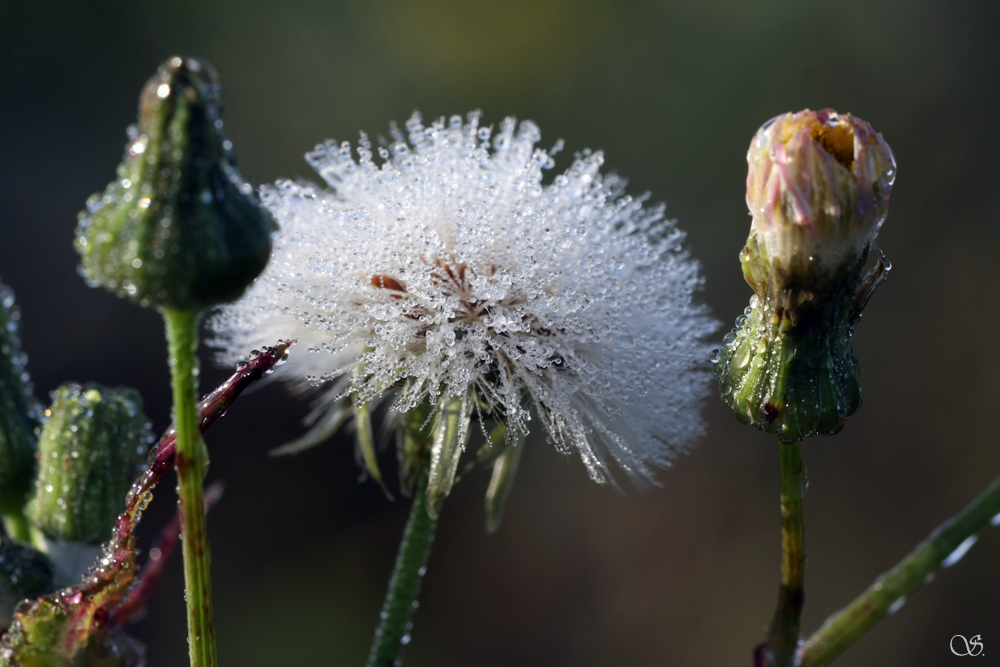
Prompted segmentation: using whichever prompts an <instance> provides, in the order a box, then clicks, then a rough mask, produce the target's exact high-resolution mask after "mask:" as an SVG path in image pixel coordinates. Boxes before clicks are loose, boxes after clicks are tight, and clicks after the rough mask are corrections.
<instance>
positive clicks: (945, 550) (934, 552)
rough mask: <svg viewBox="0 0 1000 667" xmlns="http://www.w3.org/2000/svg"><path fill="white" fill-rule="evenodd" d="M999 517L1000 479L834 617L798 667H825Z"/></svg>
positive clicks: (811, 642)
mask: <svg viewBox="0 0 1000 667" xmlns="http://www.w3.org/2000/svg"><path fill="white" fill-rule="evenodd" d="M998 515H1000V477H998V478H997V479H995V480H993V483H992V484H990V485H989V486H988V487H987V488H986V490H985V491H983V492H982V493H980V494H979V495H978V496H977V497H976V498H975V499H974V500H973V501H972V502H971V503H969V504H968V505H966V506H965V508H964V509H963V510H962V511H961V512H959V513H958V514H956V515H955V516H954V517H952V518H951V519H949V520H948V521H946V522H944V523H943V524H941V525H940V526H938V527H937V528H936V529H935V530H934V532H932V533H931V534H930V536H929V537H928V538H927V539H926V540H924V541H923V542H921V543H920V544H918V545H917V547H916V548H915V549H914V550H913V551H912V552H910V554H909V555H908V556H907V557H906V558H904V559H903V560H901V561H900V562H899V563H898V564H897V565H896V567H894V568H892V569H891V570H889V571H888V572H886V573H884V574H883V575H882V576H880V577H879V578H878V579H876V580H875V583H874V584H872V585H871V586H869V587H868V590H866V591H865V592H864V593H862V594H861V595H859V596H858V597H857V598H856V599H855V600H854V601H853V602H851V603H850V604H849V605H847V606H846V607H844V608H843V609H841V610H840V611H839V612H837V613H836V614H834V615H833V616H831V617H830V618H829V619H828V620H827V621H826V623H824V624H823V627H821V628H820V629H819V630H817V631H816V632H815V634H813V635H812V636H811V637H810V638H809V639H808V640H807V641H806V643H805V644H804V645H803V646H802V649H801V651H800V652H799V662H798V665H799V666H800V667H822V666H823V665H828V664H830V663H831V662H832V661H833V660H834V659H835V658H836V657H837V656H839V655H840V654H841V653H843V652H844V651H845V650H846V649H847V648H848V647H850V646H851V644H853V643H854V642H856V641H857V640H858V639H859V638H860V637H861V636H862V635H864V634H865V633H866V632H868V630H870V629H871V628H872V627H873V626H874V625H875V624H876V623H878V622H879V621H881V620H882V619H883V618H885V617H886V616H887V615H889V614H890V613H891V612H892V611H895V610H896V609H898V608H899V606H900V605H902V604H903V602H905V601H906V599H907V598H908V597H910V596H911V595H912V594H913V593H915V592H916V590H917V589H918V588H920V586H921V585H923V584H924V583H925V582H926V581H928V578H929V575H932V574H933V573H934V572H935V571H936V570H937V569H938V568H939V567H942V566H948V565H953V564H954V563H955V562H957V560H958V559H959V558H961V556H962V555H964V553H965V551H966V550H968V548H969V547H971V546H972V543H973V542H974V541H975V539H976V537H975V536H976V533H978V532H979V531H980V530H982V529H983V528H984V527H985V526H986V525H987V524H988V523H990V519H992V518H993V517H996V516H998Z"/></svg>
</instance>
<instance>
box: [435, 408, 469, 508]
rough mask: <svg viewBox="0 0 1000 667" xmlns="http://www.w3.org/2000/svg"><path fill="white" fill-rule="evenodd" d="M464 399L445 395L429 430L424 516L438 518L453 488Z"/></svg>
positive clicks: (464, 430)
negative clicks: (428, 458) (425, 510)
mask: <svg viewBox="0 0 1000 667" xmlns="http://www.w3.org/2000/svg"><path fill="white" fill-rule="evenodd" d="M469 403H470V402H469V400H468V395H467V394H463V395H461V396H448V395H445V396H444V398H443V399H442V400H441V403H440V405H439V406H438V411H437V414H436V415H435V416H434V424H433V427H432V429H431V432H432V433H433V437H432V440H431V452H430V468H429V471H428V476H427V514H429V515H430V517H431V518H432V519H437V518H438V513H439V512H440V510H441V504H442V503H443V502H444V499H445V498H447V497H448V494H449V493H451V487H452V486H454V484H455V473H456V472H457V471H458V462H459V459H460V458H461V456H462V452H463V451H465V438H466V436H468V434H469V407H470V405H469Z"/></svg>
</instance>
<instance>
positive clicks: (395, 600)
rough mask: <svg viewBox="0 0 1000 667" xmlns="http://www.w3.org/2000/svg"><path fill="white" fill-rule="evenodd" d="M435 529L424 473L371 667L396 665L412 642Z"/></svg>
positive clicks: (411, 512)
mask: <svg viewBox="0 0 1000 667" xmlns="http://www.w3.org/2000/svg"><path fill="white" fill-rule="evenodd" d="M436 530H437V520H436V519H432V518H431V516H430V515H429V514H428V513H427V474H426V473H422V474H421V475H420V481H419V482H417V492H416V494H414V497H413V505H412V507H411V508H410V518H409V521H407V523H406V530H405V532H404V533H403V541H402V543H401V544H400V545H399V555H398V556H396V568H395V569H394V570H393V573H392V579H390V580H389V592H388V593H386V596H385V603H384V604H383V605H382V614H381V621H380V622H379V625H378V629H377V630H375V640H374V642H373V643H372V650H371V653H370V654H369V655H368V667H391V666H392V665H395V664H396V661H397V659H398V658H399V654H400V651H402V648H403V646H404V645H405V644H407V643H409V632H410V618H411V617H412V616H413V609H414V606H415V604H416V600H417V594H418V593H419V592H420V580H421V579H422V578H423V576H424V571H425V570H426V565H427V556H428V555H429V554H430V550H431V543H432V542H433V541H434V532H435V531H436Z"/></svg>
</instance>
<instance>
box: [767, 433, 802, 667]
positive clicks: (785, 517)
mask: <svg viewBox="0 0 1000 667" xmlns="http://www.w3.org/2000/svg"><path fill="white" fill-rule="evenodd" d="M778 459H779V461H780V465H781V584H780V585H779V587H778V604H777V607H776V608H775V610H774V618H773V619H772V620H771V627H770V629H769V630H768V633H767V642H766V643H767V650H768V652H769V653H770V661H769V663H770V665H771V666H772V667H792V666H793V665H795V651H796V649H797V648H798V643H799V618H800V616H801V615H802V605H803V602H804V599H805V593H804V591H803V583H804V582H805V575H806V540H805V530H804V529H803V524H802V494H803V493H804V491H805V479H806V467H805V465H804V464H803V463H802V445H801V443H799V442H794V443H792V444H787V443H784V442H779V443H778Z"/></svg>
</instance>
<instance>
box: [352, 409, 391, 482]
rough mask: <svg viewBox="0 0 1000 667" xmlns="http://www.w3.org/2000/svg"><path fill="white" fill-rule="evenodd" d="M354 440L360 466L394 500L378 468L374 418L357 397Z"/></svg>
mask: <svg viewBox="0 0 1000 667" xmlns="http://www.w3.org/2000/svg"><path fill="white" fill-rule="evenodd" d="M354 401H355V402H354V404H353V405H354V439H355V450H354V455H355V458H357V459H358V464H359V465H360V466H361V467H362V468H363V469H364V470H365V471H366V472H367V473H368V474H369V475H371V477H372V479H374V480H375V482H376V483H377V484H378V485H379V487H381V489H382V492H383V493H384V494H385V496H386V498H388V499H389V500H392V499H393V498H392V494H391V493H389V489H388V488H386V485H385V482H384V481H382V471H381V470H379V468H378V457H377V456H376V454H375V434H374V429H373V428H372V416H371V412H370V411H369V409H368V404H367V403H358V402H357V401H358V397H357V395H355V396H354Z"/></svg>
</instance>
